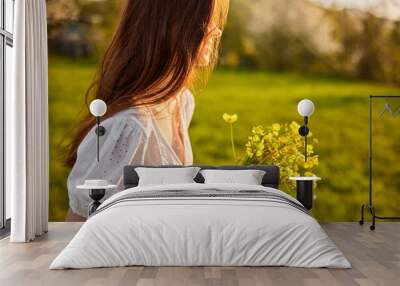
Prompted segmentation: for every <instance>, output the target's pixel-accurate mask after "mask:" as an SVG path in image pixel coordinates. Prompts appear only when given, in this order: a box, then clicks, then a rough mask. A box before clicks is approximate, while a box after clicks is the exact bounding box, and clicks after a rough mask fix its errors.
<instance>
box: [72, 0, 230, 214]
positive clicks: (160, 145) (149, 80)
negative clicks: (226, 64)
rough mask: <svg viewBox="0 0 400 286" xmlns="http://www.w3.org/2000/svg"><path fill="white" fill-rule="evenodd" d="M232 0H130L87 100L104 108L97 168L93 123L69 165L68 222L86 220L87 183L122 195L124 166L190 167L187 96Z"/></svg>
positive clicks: (211, 55)
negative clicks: (84, 186)
mask: <svg viewBox="0 0 400 286" xmlns="http://www.w3.org/2000/svg"><path fill="white" fill-rule="evenodd" d="M228 1H229V0H175V1H165V0H153V1H147V0H146V1H142V0H128V1H127V4H126V6H125V9H124V11H123V14H122V16H121V19H120V23H119V24H118V27H117V29H116V32H115V34H114V36H113V38H112V40H111V43H110V45H109V47H108V48H107V50H106V52H105V54H104V56H103V59H102V61H101V64H100V66H99V70H98V73H97V77H96V79H95V80H94V82H93V83H92V84H91V86H90V88H89V90H88V92H87V95H86V100H87V102H89V101H90V100H91V99H93V98H99V99H102V100H104V101H105V102H106V103H107V107H108V109H107V113H106V115H105V120H104V121H103V123H102V125H103V126H104V127H105V128H106V134H105V135H104V136H102V137H101V148H100V162H99V163H97V161H96V152H97V150H96V147H95V146H96V140H97V139H96V134H95V132H94V125H95V119H94V118H93V116H90V115H88V116H87V117H85V118H84V120H83V121H82V122H81V123H80V124H79V125H78V129H77V131H76V133H75V135H74V137H73V140H72V142H71V145H70V148H69V152H68V155H67V159H66V164H67V165H68V166H70V167H72V170H71V172H70V174H69V177H68V182H67V184H68V193H69V202H70V203H69V205H70V209H69V211H68V214H67V217H66V220H67V221H79V220H85V217H86V216H87V208H88V204H89V203H90V198H89V197H88V193H87V192H85V191H82V190H78V189H76V186H77V185H79V184H82V183H83V181H84V180H85V179H106V180H108V181H109V182H110V183H112V184H116V185H118V188H117V189H116V190H114V191H113V192H108V193H107V194H106V196H110V195H111V194H112V193H115V192H117V191H120V190H121V188H122V186H121V184H122V171H123V167H124V166H125V165H129V164H136V165H139V164H142V165H190V164H192V161H193V156H192V149H191V144H190V139H189V135H188V127H189V124H190V121H191V118H192V114H193V110H194V98H193V96H192V94H191V92H190V91H189V88H190V87H191V86H192V85H193V83H194V82H195V81H196V80H198V78H199V77H204V76H206V75H207V72H208V71H211V70H212V68H213V66H214V65H215V62H216V60H217V50H218V46H219V41H220V37H221V33H222V29H223V24H224V23H225V19H226V16H227V9H228Z"/></svg>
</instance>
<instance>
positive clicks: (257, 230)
mask: <svg viewBox="0 0 400 286" xmlns="http://www.w3.org/2000/svg"><path fill="white" fill-rule="evenodd" d="M207 188H215V189H218V190H229V191H232V190H246V189H248V190H265V191H268V192H274V193H276V194H279V195H283V196H285V197H287V198H290V199H291V200H293V201H295V199H293V198H292V197H290V196H289V195H286V194H284V193H283V192H281V191H279V190H276V189H272V188H267V187H262V186H254V185H238V184H235V185H232V184H179V185H165V186H142V187H135V188H131V189H128V190H125V191H123V192H120V193H118V194H116V195H114V196H113V197H111V198H109V199H108V200H107V201H105V202H104V203H103V204H102V205H101V206H100V209H101V208H102V207H104V206H107V205H108V204H109V203H112V202H113V201H115V200H117V199H118V198H120V197H121V196H125V195H129V193H130V192H143V191H155V190H159V191H162V190H204V189H207ZM128 265H145V266H293V267H331V268H350V267H351V265H350V263H349V262H348V260H347V259H346V258H345V256H344V255H343V254H342V252H341V251H340V250H339V249H338V248H337V247H336V245H335V244H334V243H333V242H332V241H331V239H330V238H329V237H328V236H327V234H326V233H325V231H324V230H323V229H322V228H321V226H320V225H319V224H318V222H317V221H316V220H315V219H314V218H313V217H312V216H310V215H307V214H306V213H304V212H302V211H300V210H298V209H296V208H294V207H292V206H290V205H286V204H282V203H277V202H273V201H265V200H262V199H254V198H252V199H245V198H241V199H236V198H182V199H176V198H171V199H165V198H163V199H148V200H138V201H123V202H120V203H117V204H115V205H112V206H110V207H108V208H107V209H104V210H103V211H100V212H99V213H98V214H96V215H94V216H93V217H91V218H90V219H89V220H88V221H87V222H86V223H85V224H84V225H83V226H82V227H81V229H80V230H79V232H78V233H77V234H76V235H75V237H74V238H73V239H72V241H71V242H70V243H69V244H68V246H67V247H65V249H64V250H63V251H62V252H61V253H60V254H59V255H58V256H57V257H56V259H55V260H54V261H53V263H52V264H51V266H50V269H64V268H92V267H116V266H128Z"/></svg>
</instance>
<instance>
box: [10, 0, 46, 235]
mask: <svg viewBox="0 0 400 286" xmlns="http://www.w3.org/2000/svg"><path fill="white" fill-rule="evenodd" d="M14 21H15V22H14V27H15V30H14V49H13V51H14V63H15V65H14V71H13V87H14V88H13V94H12V95H11V96H10V97H8V98H6V187H7V188H10V190H11V237H10V241H12V242H28V241H31V240H33V239H35V237H36V236H40V235H42V234H43V233H45V232H47V224H48V184H49V179H48V178H49V176H48V162H49V155H48V150H49V148H48V90H47V80H48V79H47V23H46V2H45V0H18V1H15V20H14Z"/></svg>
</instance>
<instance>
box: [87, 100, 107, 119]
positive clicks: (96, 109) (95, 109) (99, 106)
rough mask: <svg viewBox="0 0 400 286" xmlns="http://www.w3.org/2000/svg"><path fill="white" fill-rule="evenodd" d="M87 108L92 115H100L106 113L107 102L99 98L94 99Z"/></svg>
mask: <svg viewBox="0 0 400 286" xmlns="http://www.w3.org/2000/svg"><path fill="white" fill-rule="evenodd" d="M89 110H90V113H91V114H92V115H93V116H96V117H100V116H103V115H104V114H106V111H107V104H106V103H105V102H104V101H103V100H101V99H95V100H93V101H92V102H91V103H90V106H89Z"/></svg>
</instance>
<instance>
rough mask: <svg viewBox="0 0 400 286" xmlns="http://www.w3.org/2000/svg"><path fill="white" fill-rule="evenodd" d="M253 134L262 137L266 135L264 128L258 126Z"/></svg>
mask: <svg viewBox="0 0 400 286" xmlns="http://www.w3.org/2000/svg"><path fill="white" fill-rule="evenodd" d="M253 133H254V134H258V135H262V134H264V128H263V127H262V126H260V125H259V126H256V127H254V128H253Z"/></svg>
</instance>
